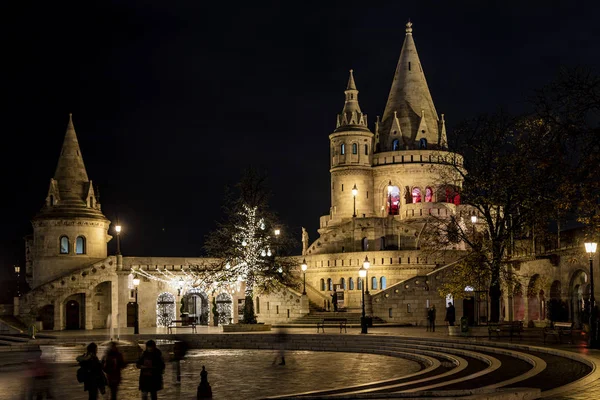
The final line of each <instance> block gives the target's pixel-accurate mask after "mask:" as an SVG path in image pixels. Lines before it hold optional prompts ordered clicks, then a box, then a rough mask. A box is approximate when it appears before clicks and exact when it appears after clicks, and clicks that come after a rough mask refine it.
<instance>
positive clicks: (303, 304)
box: [300, 294, 310, 314]
mask: <svg viewBox="0 0 600 400" xmlns="http://www.w3.org/2000/svg"><path fill="white" fill-rule="evenodd" d="M300 313H301V314H308V313H310V307H309V304H308V296H307V295H305V294H303V295H302V298H301V299H300Z"/></svg>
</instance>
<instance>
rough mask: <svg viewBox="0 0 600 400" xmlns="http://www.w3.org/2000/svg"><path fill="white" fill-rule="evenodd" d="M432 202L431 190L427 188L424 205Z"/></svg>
mask: <svg viewBox="0 0 600 400" xmlns="http://www.w3.org/2000/svg"><path fill="white" fill-rule="evenodd" d="M432 201H433V189H431V188H430V187H429V186H428V187H426V188H425V203H431V202H432Z"/></svg>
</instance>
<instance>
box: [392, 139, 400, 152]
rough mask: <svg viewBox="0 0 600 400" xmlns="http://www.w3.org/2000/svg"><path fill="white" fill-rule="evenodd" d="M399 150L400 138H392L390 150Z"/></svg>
mask: <svg viewBox="0 0 600 400" xmlns="http://www.w3.org/2000/svg"><path fill="white" fill-rule="evenodd" d="M396 150H400V140H398V139H394V141H393V142H392V151H396Z"/></svg>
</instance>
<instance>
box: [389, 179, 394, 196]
mask: <svg viewBox="0 0 600 400" xmlns="http://www.w3.org/2000/svg"><path fill="white" fill-rule="evenodd" d="M393 189H394V187H393V186H392V181H390V182H389V183H388V194H390V193H392V190H393Z"/></svg>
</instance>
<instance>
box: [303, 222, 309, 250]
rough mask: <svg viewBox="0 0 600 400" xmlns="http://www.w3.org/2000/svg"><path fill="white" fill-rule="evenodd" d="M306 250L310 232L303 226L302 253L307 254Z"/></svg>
mask: <svg viewBox="0 0 600 400" xmlns="http://www.w3.org/2000/svg"><path fill="white" fill-rule="evenodd" d="M306 250H308V232H306V229H304V227H302V255H303V256H305V255H306Z"/></svg>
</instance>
